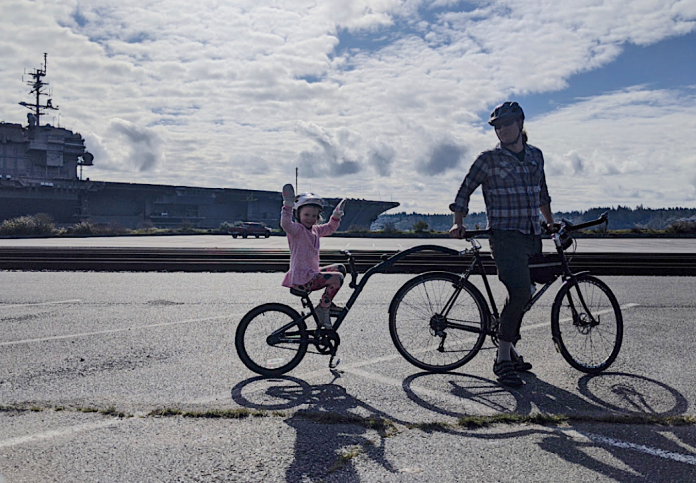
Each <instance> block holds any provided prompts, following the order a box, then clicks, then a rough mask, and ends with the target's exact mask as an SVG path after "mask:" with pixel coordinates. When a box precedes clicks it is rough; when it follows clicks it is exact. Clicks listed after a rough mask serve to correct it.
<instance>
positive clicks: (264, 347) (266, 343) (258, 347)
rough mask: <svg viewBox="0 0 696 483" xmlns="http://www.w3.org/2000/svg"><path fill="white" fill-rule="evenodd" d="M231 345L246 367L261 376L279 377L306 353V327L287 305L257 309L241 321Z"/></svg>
mask: <svg viewBox="0 0 696 483" xmlns="http://www.w3.org/2000/svg"><path fill="white" fill-rule="evenodd" d="M234 342H235V347H236V348H237V354H238V355H239V358H240V359H241V360H242V362H243V363H244V365H245V366H247V367H248V368H249V369H251V370H252V371H254V372H256V373H257V374H261V375H262V376H268V377H273V376H279V375H281V374H285V373H286V372H288V371H290V370H292V369H294V368H295V367H296V366H297V365H298V364H299V363H300V361H301V360H302V358H303V357H304V356H305V354H306V353H307V344H308V340H307V326H306V324H305V322H304V321H303V320H300V314H298V313H297V311H296V310H294V309H292V308H291V307H288V306H287V305H283V304H277V303H271V304H265V305H260V306H258V307H256V308H254V309H252V310H251V311H250V312H249V313H247V314H246V315H245V316H244V317H243V318H242V320H241V322H240V323H239V326H238V327H237V332H236V335H235V338H234Z"/></svg>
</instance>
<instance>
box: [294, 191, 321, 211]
mask: <svg viewBox="0 0 696 483" xmlns="http://www.w3.org/2000/svg"><path fill="white" fill-rule="evenodd" d="M306 205H315V206H318V207H319V208H324V200H322V199H321V198H319V197H318V196H317V195H315V194H314V193H302V194H301V195H299V196H298V197H297V201H295V205H294V206H293V209H295V210H297V209H299V208H300V207H302V206H306Z"/></svg>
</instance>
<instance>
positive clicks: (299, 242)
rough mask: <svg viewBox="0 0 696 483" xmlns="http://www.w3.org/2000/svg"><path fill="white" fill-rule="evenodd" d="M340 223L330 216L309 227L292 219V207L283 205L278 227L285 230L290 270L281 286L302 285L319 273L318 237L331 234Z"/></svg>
mask: <svg viewBox="0 0 696 483" xmlns="http://www.w3.org/2000/svg"><path fill="white" fill-rule="evenodd" d="M340 223H341V222H340V220H337V219H336V218H334V217H331V218H330V219H329V222H328V223H324V224H323V225H314V226H313V227H312V228H311V229H309V228H306V227H305V226H304V225H303V224H301V223H297V222H294V221H292V207H290V206H283V209H282V210H281V212H280V227H281V228H282V229H283V230H285V234H286V235H287V238H288V245H289V246H290V270H289V271H288V272H287V273H286V274H285V278H284V279H283V287H292V286H293V285H304V284H306V283H307V282H309V281H310V280H311V279H312V278H313V277H314V276H315V275H316V274H318V273H319V246H320V243H319V238H320V237H322V236H329V235H331V234H332V233H333V232H335V231H336V230H337V229H338V225H339V224H340Z"/></svg>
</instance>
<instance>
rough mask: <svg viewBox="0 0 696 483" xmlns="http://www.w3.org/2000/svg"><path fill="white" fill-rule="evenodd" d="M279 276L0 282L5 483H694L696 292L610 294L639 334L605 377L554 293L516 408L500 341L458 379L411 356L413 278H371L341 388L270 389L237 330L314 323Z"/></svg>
mask: <svg viewBox="0 0 696 483" xmlns="http://www.w3.org/2000/svg"><path fill="white" fill-rule="evenodd" d="M281 278H282V276H281V275H280V274H277V273H265V274H264V273H258V274H242V273H223V274H211V273H188V274H187V273H90V272H86V273H72V272H0V280H2V286H3V294H2V297H1V302H2V303H1V304H0V328H1V330H0V401H1V406H2V410H1V411H0V428H1V429H0V475H3V477H4V479H5V481H9V482H14V481H32V482H34V481H342V482H345V481H356V482H357V481H431V480H432V479H433V478H435V477H438V478H441V479H442V481H470V479H471V478H473V477H474V476H476V477H478V478H480V479H489V480H490V479H493V480H495V479H497V480H498V481H533V480H537V481H538V480H539V479H547V478H548V479H550V477H551V476H552V475H557V474H559V472H562V473H563V474H566V475H575V476H577V478H575V477H570V479H571V480H573V481H583V480H590V479H591V480H593V481H594V480H595V479H599V480H604V481H616V480H619V481H632V480H643V479H648V480H651V481H679V480H681V481H686V480H688V479H689V478H691V477H692V476H693V475H694V472H695V471H696V437H695V436H694V431H693V417H694V415H695V414H696V413H695V412H694V409H693V408H694V401H696V380H695V379H694V378H693V377H690V372H689V371H690V369H691V368H693V367H694V362H695V359H696V356H694V354H695V353H696V336H695V335H694V331H693V313H694V305H695V303H694V299H693V296H692V294H693V293H694V289H695V288H696V287H694V285H695V282H696V281H695V280H694V279H692V278H657V277H603V279H604V280H605V281H607V282H608V283H609V285H610V286H611V287H612V288H613V290H614V291H615V293H616V295H617V297H618V299H619V301H620V303H621V304H622V306H623V307H624V318H625V335H624V344H623V347H622V351H621V354H620V355H619V358H618V360H617V361H616V363H615V364H614V365H613V366H612V367H611V368H610V370H609V372H607V373H605V374H602V375H599V376H595V377H591V376H587V375H584V374H582V373H579V372H577V371H575V370H573V369H572V368H570V367H569V366H568V365H567V364H566V362H565V361H564V360H563V359H562V357H561V356H560V355H559V354H557V353H556V352H555V350H554V347H553V343H552V342H551V338H550V331H549V326H548V321H549V313H550V305H551V302H552V300H553V297H552V295H546V297H545V298H544V299H542V300H541V301H540V302H539V304H537V306H535V307H534V308H533V310H532V311H531V312H530V313H529V314H527V317H526V318H525V322H524V324H523V341H522V343H521V344H520V345H519V347H520V349H521V350H522V351H523V354H524V355H525V357H526V359H528V360H530V361H531V362H532V363H533V364H534V371H533V374H530V375H527V376H525V382H526V384H525V386H524V387H523V388H521V389H519V390H508V389H504V388H502V387H500V386H499V385H498V384H497V383H496V381H495V377H494V376H493V374H492V370H491V366H492V358H493V355H494V348H493V346H492V345H491V344H489V343H487V345H486V346H484V349H483V350H482V351H481V353H480V354H479V355H478V356H477V357H476V358H475V359H474V360H473V361H471V362H470V363H469V364H467V365H466V366H464V367H463V368H461V369H460V370H459V371H457V372H454V373H450V374H440V375H434V374H428V373H423V372H420V371H419V370H418V369H417V368H415V367H413V366H411V365H410V364H408V363H407V362H406V361H405V360H403V359H402V358H401V357H400V356H399V355H398V353H397V352H396V350H395V349H394V347H393V345H392V343H391V340H390V338H389V333H388V327H387V307H388V304H389V302H390V300H391V297H392V296H393V294H394V293H395V292H396V290H397V289H398V287H399V286H400V285H401V284H402V283H404V282H405V281H406V280H407V279H408V278H410V276H408V275H378V276H375V277H373V279H371V280H370V282H369V285H368V290H366V291H364V292H363V294H362V296H361V298H360V299H358V302H357V303H356V305H355V307H354V308H353V310H352V311H351V313H350V314H349V316H348V318H347V319H346V322H345V323H344V325H343V326H342V327H341V340H342V344H341V346H340V348H339V355H340V356H341V358H342V362H341V364H340V365H339V366H338V371H334V372H331V371H329V369H328V366H327V364H328V358H327V356H321V355H319V354H309V355H308V356H307V357H306V358H305V360H304V361H303V362H302V363H301V364H300V366H299V367H298V368H296V369H295V370H294V371H293V372H291V373H290V374H288V377H285V378H279V379H271V380H266V379H261V378H259V377H256V375H255V374H253V373H251V372H250V371H248V370H247V369H246V368H245V367H244V366H243V365H242V364H241V362H240V361H239V359H238V358H237V356H236V353H235V350H234V340H233V339H234V330H235V327H236V323H237V322H238V321H239V319H241V317H242V316H243V314H244V313H246V312H247V311H248V310H249V309H250V308H252V307H253V306H255V305H257V304H260V303H264V302H269V301H278V302H283V303H288V304H290V305H293V306H295V307H296V308H298V309H299V307H298V300H297V299H296V298H295V297H293V296H291V295H290V294H289V293H288V292H287V290H285V289H282V288H281V287H280V280H281ZM495 289H496V294H497V295H498V297H499V298H500V297H502V293H501V291H500V287H499V286H497V285H496V287H495ZM348 292H349V290H348V289H347V288H344V290H342V292H340V293H339V295H338V301H339V302H342V301H345V299H347V297H348ZM501 415H502V416H501ZM496 418H498V419H496ZM540 423H541V424H540ZM687 423H691V425H690V424H687ZM674 424H679V425H674ZM681 424H685V425H681ZM445 448H446V450H444V449H445ZM443 450H444V451H443ZM461 465H466V470H465V471H463V470H462V469H461V468H460V466H461ZM520 468H521V469H520ZM520 471H524V472H525V475H524V476H523V477H521V476H520ZM530 475H536V477H534V478H532V477H531V476H530ZM687 477H688V478H687Z"/></svg>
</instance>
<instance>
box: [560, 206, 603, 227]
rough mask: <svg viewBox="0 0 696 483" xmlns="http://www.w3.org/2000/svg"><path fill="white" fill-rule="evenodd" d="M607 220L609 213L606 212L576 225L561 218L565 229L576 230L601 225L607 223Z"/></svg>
mask: <svg viewBox="0 0 696 483" xmlns="http://www.w3.org/2000/svg"><path fill="white" fill-rule="evenodd" d="M608 222H609V215H608V212H606V211H605V212H604V213H602V214H601V215H600V216H599V218H597V219H596V220H590V221H586V222H585V223H580V224H578V225H573V224H572V223H571V222H569V221H566V220H563V223H564V225H565V227H566V231H577V230H584V229H585V228H589V227H591V226H595V225H601V224H602V223H608Z"/></svg>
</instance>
